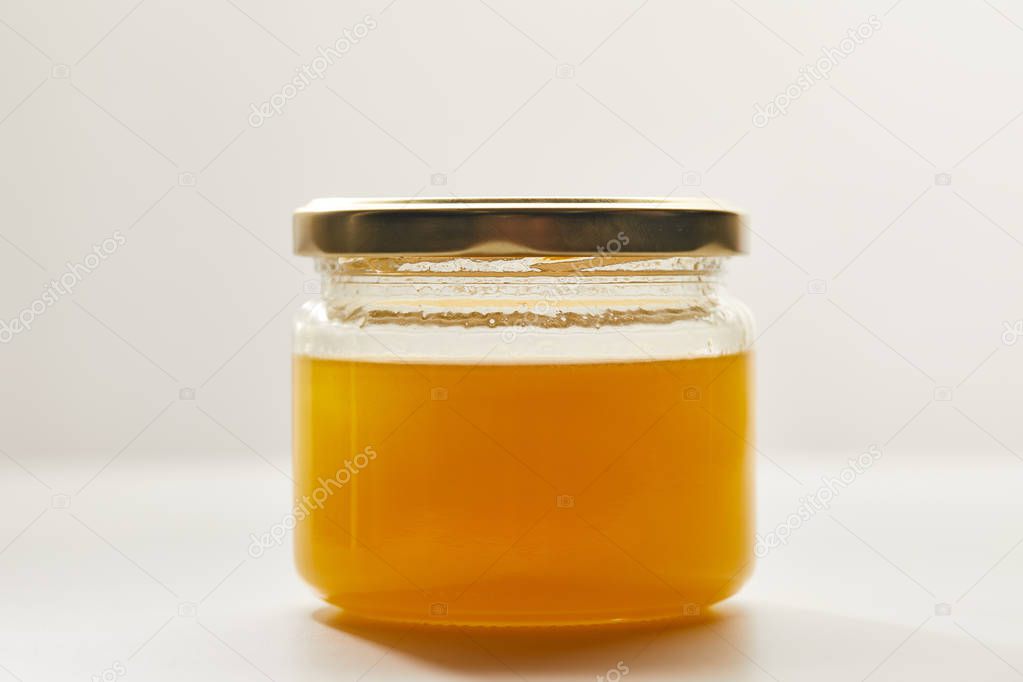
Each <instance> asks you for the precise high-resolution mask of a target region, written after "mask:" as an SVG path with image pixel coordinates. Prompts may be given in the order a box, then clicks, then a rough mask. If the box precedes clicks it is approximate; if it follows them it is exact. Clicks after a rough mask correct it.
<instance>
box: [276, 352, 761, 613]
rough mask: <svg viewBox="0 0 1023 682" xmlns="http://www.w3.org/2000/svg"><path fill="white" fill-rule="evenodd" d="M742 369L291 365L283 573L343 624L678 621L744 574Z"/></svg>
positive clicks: (742, 356)
mask: <svg viewBox="0 0 1023 682" xmlns="http://www.w3.org/2000/svg"><path fill="white" fill-rule="evenodd" d="M750 364H751V360H750V357H749V355H748V353H746V352H742V353H735V354H728V355H721V356H715V357H695V358H686V359H670V360H646V361H624V362H622V361H607V362H598V361H593V362H590V361H587V362H560V363H555V364H539V363H538V364H510V363H505V364H501V363H492V364H486V363H484V364H471V363H461V364H460V363H447V362H445V363H436V364H432V363H430V362H410V363H403V362H400V361H398V360H397V359H394V361H393V362H392V361H379V360H374V361H365V360H359V359H331V358H314V357H309V356H304V355H297V356H296V357H295V359H294V439H295V442H294V453H295V458H294V473H295V493H296V504H297V505H298V506H300V507H301V508H302V509H303V513H302V514H301V515H300V516H299V520H298V522H297V525H296V528H295V552H296V559H297V564H298V568H299V571H300V573H301V574H302V576H303V577H304V578H305V579H306V580H307V581H308V582H309V583H310V584H311V585H313V587H314V588H315V589H316V590H317V591H318V592H319V593H320V594H321V595H322V596H323V598H324V599H326V600H327V601H329V602H331V603H333V604H335V605H337V606H340V607H342V608H343V609H345V610H346V611H349V612H352V613H354V614H356V615H364V616H370V617H373V618H377V619H389V620H397V621H406V622H438V623H451V624H476V625H548V624H582V623H604V622H618V621H629V620H646V619H655V618H668V617H677V616H684V615H689V614H692V613H694V612H697V611H698V610H699V609H700V608H702V607H703V606H705V605H707V604H711V603H713V602H716V601H719V600H721V599H723V598H725V597H727V596H728V595H730V594H732V593H733V592H734V591H736V590H737V589H738V587H739V585H740V584H741V583H742V582H743V580H744V578H745V577H746V575H747V574H748V573H749V571H750V569H751V559H752V530H751V515H752V504H753V495H752V490H751V486H752V461H751V452H750V450H751V446H750V445H749V442H750V441H751V439H752V436H751V434H750V424H751V415H750V414H749V392H750V386H749V375H750V371H751V370H750Z"/></svg>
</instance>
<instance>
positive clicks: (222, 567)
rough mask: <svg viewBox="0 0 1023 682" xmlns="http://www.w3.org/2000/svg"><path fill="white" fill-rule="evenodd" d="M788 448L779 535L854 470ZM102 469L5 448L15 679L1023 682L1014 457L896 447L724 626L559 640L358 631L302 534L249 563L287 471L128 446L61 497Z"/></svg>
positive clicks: (1, 577) (285, 499)
mask: <svg viewBox="0 0 1023 682" xmlns="http://www.w3.org/2000/svg"><path fill="white" fill-rule="evenodd" d="M848 454H850V455H853V454H855V453H848ZM772 459H773V460H775V461H777V462H779V463H784V464H783V466H784V467H785V470H786V471H787V472H788V473H790V474H792V475H793V476H795V477H796V478H798V479H799V481H800V482H801V483H802V485H799V484H797V483H796V482H795V481H793V480H792V479H791V478H789V476H788V475H787V474H784V473H782V472H781V471H780V470H779V469H778V468H776V467H775V466H774V465H772V464H771V463H770V462H768V461H766V460H765V459H764V458H761V461H760V467H759V481H758V489H759V503H758V506H759V522H758V525H759V528H760V529H761V530H762V531H763V530H767V529H769V528H771V527H773V526H774V525H775V524H777V523H778V522H780V521H782V520H783V519H784V518H785V516H786V515H787V514H788V513H789V512H790V511H794V509H795V508H796V506H798V504H799V498H800V496H802V495H806V494H808V493H810V492H812V491H813V490H814V489H816V488H817V487H819V485H820V480H821V476H823V475H832V474H835V473H837V472H838V470H839V469H840V468H841V466H842V462H843V459H842V455H840V454H830V455H828V456H821V455H814V456H797V455H795V454H789V455H787V456H784V457H782V456H779V455H778V454H777V453H775V454H774V455H773V456H772ZM278 462H286V458H285V457H284V455H281V458H280V459H279V460H278ZM23 464H26V463H23ZM967 464H969V466H967ZM90 467H91V468H86V467H84V466H83V467H79V468H75V467H68V466H67V465H61V464H59V463H53V462H50V463H45V462H44V463H32V466H28V467H26V468H27V469H29V471H31V472H32V474H37V475H38V476H39V480H36V479H35V478H34V477H33V475H32V474H30V473H29V471H26V470H25V469H23V468H21V467H19V466H18V465H17V464H16V463H15V462H14V461H12V460H9V459H5V458H2V457H0V508H2V511H3V514H2V515H0V550H2V551H0V666H2V667H0V681H6V680H24V681H26V682H28V681H29V680H63V679H67V680H73V679H81V680H88V679H106V680H112V679H121V678H123V679H125V680H131V679H138V680H220V681H229V680H265V679H271V680H276V681H277V682H285V681H292V680H295V681H298V680H303V681H309V680H360V679H361V680H366V681H372V680H391V679H394V680H409V679H478V678H482V677H493V678H503V679H525V680H565V679H579V680H596V679H600V677H599V676H601V675H605V677H607V679H612V680H614V679H616V677H615V676H614V674H612V675H611V676H609V677H608V676H607V673H608V671H609V670H611V669H614V668H615V667H616V666H618V665H619V663H621V665H622V666H626V667H627V668H628V670H629V672H628V674H627V675H625V676H624V677H623V679H628V680H630V681H632V680H635V681H638V680H648V679H687V680H688V679H735V680H747V679H748V680H761V679H774V680H793V681H794V680H821V679H827V680H846V679H849V680H863V679H868V678H869V679H870V680H886V679H891V680H895V679H899V680H906V679H928V680H1019V679H1021V678H1023V587H1021V582H1023V546H1021V545H1020V541H1021V539H1023V513H1021V512H1023V495H1020V491H1021V490H1023V462H1021V461H1019V460H1018V459H1016V458H1015V457H1014V456H1012V455H1011V454H1010V453H1005V456H1004V457H1001V456H994V455H990V454H988V455H985V456H983V457H977V458H975V459H974V460H972V461H971V458H970V457H969V456H968V454H965V453H964V456H963V457H961V458H960V457H957V458H945V459H940V458H934V459H927V458H921V457H903V456H901V455H899V454H897V453H892V454H885V456H884V457H882V458H881V459H880V460H879V461H878V462H877V463H876V464H875V465H874V466H873V467H872V468H870V469H869V470H867V471H866V472H864V473H863V474H861V475H860V476H859V477H858V478H857V479H856V480H855V481H854V482H853V483H852V484H851V485H850V486H849V487H848V488H846V489H844V490H843V491H842V493H841V495H840V496H839V498H838V499H836V500H835V502H834V504H833V506H832V507H831V509H830V510H829V511H827V512H821V513H819V514H817V515H815V516H813V517H812V518H810V519H809V520H808V521H806V523H805V524H804V525H803V526H802V527H800V528H799V529H798V530H797V531H796V532H794V533H793V535H792V538H791V540H790V542H789V543H788V544H787V545H786V546H784V547H780V548H777V549H775V550H773V551H771V552H770V553H769V554H768V555H767V556H766V557H765V558H764V559H762V560H761V561H760V562H759V564H758V567H757V571H756V573H755V575H754V577H753V579H752V580H751V581H750V582H749V584H748V585H747V586H746V587H745V589H744V590H743V591H742V592H741V593H740V594H739V595H738V596H736V597H734V598H732V599H731V600H729V601H727V602H725V603H724V604H722V605H721V606H720V607H719V608H717V609H715V610H714V612H713V614H712V616H711V617H710V618H708V619H707V620H705V621H702V622H699V623H695V624H692V625H690V626H688V627H674V628H671V629H666V630H665V629H660V630H657V629H655V630H650V629H624V630H621V629H613V630H604V631H580V630H565V631H551V630H547V631H542V632H536V631H534V632H514V631H500V630H458V629H448V630H429V629H394V628H374V627H368V626H365V625H361V626H360V625H356V624H351V623H345V622H344V621H343V620H341V619H340V618H339V617H338V615H337V612H336V611H335V610H334V609H332V608H330V607H327V606H325V605H323V604H322V603H320V602H319V601H318V600H317V599H316V598H315V597H314V596H312V594H311V593H310V591H309V590H308V589H307V588H306V587H305V586H304V584H302V583H301V581H300V580H299V579H298V577H297V576H296V574H295V572H294V570H293V568H292V561H291V553H290V547H289V546H288V544H287V543H286V544H285V545H284V546H280V547H274V548H271V549H269V550H268V551H267V552H266V553H265V554H264V555H263V556H261V557H260V558H258V559H254V558H252V557H250V556H249V555H248V552H247V546H248V544H249V534H250V533H253V532H263V531H264V530H266V529H267V528H269V527H270V526H271V525H272V524H274V523H276V522H277V521H279V520H280V519H281V518H282V517H283V516H284V515H285V514H286V513H287V512H288V509H289V506H288V505H289V484H288V481H287V480H286V479H285V478H284V477H283V476H282V475H281V474H280V473H279V472H278V471H275V470H274V468H273V467H272V466H269V465H268V464H267V462H265V461H261V460H260V459H259V458H258V457H256V456H255V455H254V454H253V453H251V452H247V451H244V450H232V451H230V452H227V453H225V454H224V455H223V456H221V457H204V458H203V459H202V460H201V461H199V460H197V459H190V458H189V457H186V456H179V455H176V454H175V453H141V452H140V453H129V456H127V457H124V458H118V460H117V461H115V462H113V463H112V464H111V465H110V466H109V467H108V468H107V469H106V470H104V472H103V474H102V475H101V476H99V477H97V478H96V479H95V480H93V481H92V482H91V483H89V484H88V485H87V486H86V487H85V488H84V490H82V492H81V493H78V494H72V495H70V497H69V498H64V497H61V496H62V495H64V494H67V491H71V492H72V493H73V492H74V491H75V490H77V489H78V488H79V487H80V486H81V485H82V484H83V483H84V482H85V481H86V480H87V479H88V478H89V476H91V475H92V474H91V473H89V472H90V471H93V470H94V469H95V466H94V462H90ZM40 471H44V472H45V474H46V475H45V476H44V475H42V474H41V473H39V472H40ZM44 481H45V482H44ZM65 504H67V506H66V507H64V505H65ZM943 604H944V605H947V606H941V605H943Z"/></svg>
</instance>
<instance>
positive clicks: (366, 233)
mask: <svg viewBox="0 0 1023 682" xmlns="http://www.w3.org/2000/svg"><path fill="white" fill-rule="evenodd" d="M746 231H747V230H746V228H745V225H744V221H743V216H742V214H741V213H739V212H738V211H736V210H734V209H731V208H726V207H725V206H723V205H722V204H720V203H718V202H717V201H714V200H712V199H711V200H704V199H691V198H660V199H658V198H642V197H633V198H629V197H604V198H598V197H505V198H484V197H473V198H466V197H438V198H404V199H402V198H323V199H316V200H314V201H312V202H310V203H309V204H308V205H306V206H304V207H302V208H299V209H298V210H296V211H295V214H294V224H293V234H294V250H295V253H296V254H298V255H302V256H330V255H379V256H387V255H409V254H431V255H440V256H443V255H450V256H465V255H474V256H535V255H552V256H559V255H564V256H575V255H593V254H600V255H602V254H615V255H635V256H640V255H647V254H676V255H706V256H728V255H735V254H739V253H745V252H746V242H747V237H746Z"/></svg>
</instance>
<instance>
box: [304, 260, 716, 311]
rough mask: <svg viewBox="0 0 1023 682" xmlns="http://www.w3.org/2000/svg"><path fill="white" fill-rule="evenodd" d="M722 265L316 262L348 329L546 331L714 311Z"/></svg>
mask: <svg viewBox="0 0 1023 682" xmlns="http://www.w3.org/2000/svg"><path fill="white" fill-rule="evenodd" d="M722 262H723V259H722V258H715V257H694V256H671V257H667V258H637V257H620V256H603V255H597V256H590V257H549V256H535V257H534V256H530V257H515V258H507V257H506V258H497V257H490V258H479V257H475V258H470V257H444V258H438V257H421V256H401V257H388V258H368V257H346V258H329V259H328V258H325V259H321V260H320V261H318V269H319V271H320V272H321V274H322V277H323V285H322V295H323V299H324V301H325V303H326V305H327V312H328V315H329V316H330V317H331V318H333V319H335V320H337V321H345V322H357V323H360V324H367V323H370V324H372V323H385V324H386V323H392V324H439V325H456V324H457V325H463V326H467V327H470V326H479V325H489V326H504V325H522V324H531V325H532V324H539V325H541V326H544V327H562V326H564V327H576V326H599V325H603V324H632V323H637V322H650V323H657V322H668V321H672V320H676V319H679V318H691V317H693V316H702V315H705V314H707V312H708V311H710V310H712V309H713V308H714V307H715V304H716V300H717V296H718V293H719V289H720V282H721V275H722V264H723V263H722Z"/></svg>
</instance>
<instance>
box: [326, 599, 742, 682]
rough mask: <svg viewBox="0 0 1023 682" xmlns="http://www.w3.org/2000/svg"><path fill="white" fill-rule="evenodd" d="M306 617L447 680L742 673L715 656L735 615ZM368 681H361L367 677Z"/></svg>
mask: <svg viewBox="0 0 1023 682" xmlns="http://www.w3.org/2000/svg"><path fill="white" fill-rule="evenodd" d="M313 618H314V619H315V620H316V621H318V622H319V623H322V624H323V625H326V626H328V627H330V628H333V629H335V630H339V631H341V632H344V633H346V634H347V635H349V636H352V637H357V638H360V639H363V640H366V641H370V642H373V643H374V644H377V645H379V646H380V647H381V649H383V650H386V652H387V653H385V654H384V655H383V657H382V658H381V662H379V665H380V666H381V667H383V666H386V665H387V664H386V663H384V662H383V661H385V660H386V659H387V658H388V657H390V656H397V657H403V658H405V659H413V660H414V661H415V664H416V665H417V666H426V667H429V668H435V669H439V670H442V671H445V672H449V673H453V674H461V675H467V676H486V675H488V674H501V675H509V674H513V676H514V675H520V676H525V677H527V678H528V677H530V676H531V675H552V676H555V677H558V678H561V677H575V676H581V677H584V678H586V679H597V677H598V676H604V678H605V679H609V680H617V679H619V678H620V677H624V674H623V673H625V674H627V671H628V670H631V669H633V668H638V667H640V666H641V667H642V669H643V671H644V673H652V674H655V675H656V674H666V673H669V672H672V671H675V672H677V671H678V670H679V668H680V666H684V667H685V668H686V669H687V672H690V673H694V672H699V671H701V670H703V671H705V672H707V673H708V674H711V673H713V674H723V673H728V672H729V670H731V669H734V668H736V667H740V668H746V667H748V665H747V661H745V659H743V658H742V657H741V656H737V655H731V656H716V655H714V653H713V652H715V651H720V649H721V648H722V647H724V648H728V649H729V650H730V651H731V652H732V653H733V654H735V652H736V651H737V650H736V649H734V647H733V645H731V644H730V643H729V642H728V638H729V637H730V635H729V634H728V633H729V632H731V633H733V634H734V632H736V627H735V626H736V625H737V623H731V624H730V625H729V626H728V627H727V628H724V627H723V626H725V625H726V624H729V623H730V622H731V621H737V620H741V618H742V614H741V610H740V609H737V608H736V607H725V608H715V609H711V610H709V611H708V612H707V613H705V614H704V615H702V616H699V617H692V616H690V617H686V618H684V619H679V620H677V621H658V622H656V623H646V624H630V625H613V626H604V627H600V628H597V627H547V628H498V627H460V626H436V625H398V624H387V623H376V622H372V621H367V620H364V619H360V618H357V617H354V616H350V615H346V614H345V613H343V612H342V611H340V610H339V609H335V608H333V607H325V608H322V609H319V610H317V611H316V612H315V613H314V614H313ZM372 677H373V676H372V675H367V678H368V679H371V678H372Z"/></svg>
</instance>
